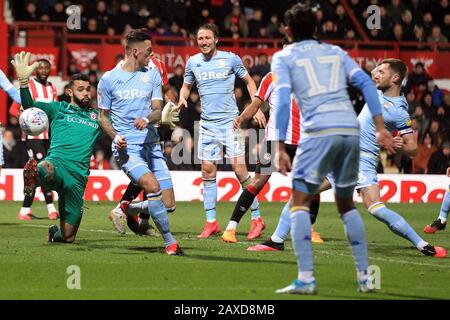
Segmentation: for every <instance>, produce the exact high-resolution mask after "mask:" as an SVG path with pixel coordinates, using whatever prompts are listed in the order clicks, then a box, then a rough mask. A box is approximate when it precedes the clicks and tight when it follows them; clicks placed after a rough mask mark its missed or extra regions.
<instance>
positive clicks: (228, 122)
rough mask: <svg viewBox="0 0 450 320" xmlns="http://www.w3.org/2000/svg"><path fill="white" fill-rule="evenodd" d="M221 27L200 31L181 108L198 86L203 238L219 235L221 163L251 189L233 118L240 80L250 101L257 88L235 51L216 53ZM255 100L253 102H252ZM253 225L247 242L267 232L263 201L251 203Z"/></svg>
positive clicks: (205, 27) (232, 223) (233, 224)
mask: <svg viewBox="0 0 450 320" xmlns="http://www.w3.org/2000/svg"><path fill="white" fill-rule="evenodd" d="M218 36H219V29H218V27H217V26H216V25H215V24H205V25H203V26H201V27H200V28H199V29H198V31H197V45H198V47H199V49H200V53H198V54H196V55H194V56H191V57H190V58H189V60H188V61H187V63H186V70H185V77H184V83H183V86H182V88H181V91H180V98H179V102H178V107H181V106H184V107H187V101H186V99H187V98H188V96H189V92H190V90H191V88H192V85H193V84H194V82H196V83H197V87H198V91H199V94H200V103H201V109H202V110H201V115H200V118H201V120H200V126H199V137H198V158H199V159H200V160H201V167H202V177H203V205H204V210H205V215H206V222H205V225H204V227H203V231H202V232H201V234H200V235H199V236H198V237H199V238H208V237H210V236H211V235H212V234H216V235H217V234H219V232H220V227H219V224H218V222H217V220H216V215H217V213H216V202H217V183H216V175H217V161H220V160H222V154H221V153H222V149H223V147H225V158H227V159H230V163H231V167H232V169H233V171H234V173H235V174H236V177H237V178H238V180H239V181H240V183H241V186H242V189H244V190H245V189H246V188H247V186H248V185H249V184H250V182H251V176H250V175H249V173H248V171H247V166H246V164H245V144H244V139H243V136H242V134H241V132H240V131H239V130H234V129H233V120H234V118H235V117H236V116H237V115H238V114H239V110H238V107H237V104H236V98H235V96H234V82H235V79H236V76H238V77H239V78H241V79H242V80H243V81H244V83H245V84H246V86H247V90H248V91H249V93H250V96H251V97H254V95H255V93H256V85H255V82H254V81H253V79H252V78H251V77H250V75H249V73H248V72H247V70H246V69H245V67H244V65H243V63H242V60H241V58H239V57H238V56H237V55H236V54H234V53H231V52H225V51H220V50H218V49H217V43H218V41H219V39H218ZM252 99H254V98H252ZM251 210H252V216H251V218H252V224H251V229H250V231H249V233H248V235H247V238H248V239H256V238H258V237H259V236H260V235H261V231H262V230H263V229H264V228H265V224H264V221H263V219H262V218H261V214H260V212H259V202H258V199H256V198H255V199H254V200H253V203H252V205H251ZM236 226H237V223H236V221H230V223H229V224H228V227H227V229H228V230H231V229H236Z"/></svg>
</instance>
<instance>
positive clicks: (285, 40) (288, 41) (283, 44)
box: [281, 36, 292, 46]
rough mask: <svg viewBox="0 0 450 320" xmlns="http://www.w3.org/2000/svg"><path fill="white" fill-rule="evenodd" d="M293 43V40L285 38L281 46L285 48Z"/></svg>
mask: <svg viewBox="0 0 450 320" xmlns="http://www.w3.org/2000/svg"><path fill="white" fill-rule="evenodd" d="M291 43H292V42H291V40H289V38H288V37H287V36H284V37H283V39H281V45H282V46H285V45H288V44H291Z"/></svg>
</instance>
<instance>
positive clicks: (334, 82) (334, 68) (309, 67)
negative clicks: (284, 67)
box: [295, 55, 341, 97]
mask: <svg viewBox="0 0 450 320" xmlns="http://www.w3.org/2000/svg"><path fill="white" fill-rule="evenodd" d="M316 59H317V61H318V62H319V63H321V64H328V63H330V64H331V75H330V83H329V85H328V88H327V87H326V86H324V85H322V84H320V83H319V80H318V79H317V75H316V73H315V71H314V67H313V63H312V62H311V59H309V58H306V59H298V60H296V61H295V63H296V65H297V66H299V67H303V68H304V69H305V73H306V77H307V78H308V82H309V86H310V88H309V90H308V96H309V97H312V96H315V95H318V94H321V93H325V92H327V91H336V90H337V89H338V76H339V67H340V66H341V58H340V57H339V56H336V55H334V56H323V57H318V58H316Z"/></svg>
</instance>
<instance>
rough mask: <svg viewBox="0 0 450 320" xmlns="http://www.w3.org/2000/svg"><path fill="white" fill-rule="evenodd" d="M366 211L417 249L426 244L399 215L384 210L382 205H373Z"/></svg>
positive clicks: (378, 203)
mask: <svg viewBox="0 0 450 320" xmlns="http://www.w3.org/2000/svg"><path fill="white" fill-rule="evenodd" d="M368 210H369V212H370V213H371V214H372V215H373V216H374V217H375V218H377V219H378V220H380V221H382V222H384V223H385V224H386V225H387V226H388V227H389V229H391V231H392V232H394V233H395V234H397V235H399V236H401V237H403V238H405V239H407V240H409V241H411V242H412V243H413V244H414V246H416V247H417V248H418V249H421V248H420V247H421V246H423V244H424V243H426V242H425V241H424V240H423V239H422V238H421V237H420V236H419V235H418V234H417V233H416V232H415V231H414V229H413V228H412V227H411V226H410V225H409V224H408V222H406V220H405V219H403V217H402V216H401V215H399V214H398V213H396V212H394V211H392V210H389V209H388V208H386V206H385V205H384V203H382V202H377V203H374V204H373V205H371V206H370V207H369V208H368Z"/></svg>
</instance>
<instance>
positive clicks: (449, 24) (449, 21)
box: [441, 13, 450, 40]
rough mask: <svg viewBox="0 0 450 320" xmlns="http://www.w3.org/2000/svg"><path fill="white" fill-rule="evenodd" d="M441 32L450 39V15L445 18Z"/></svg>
mask: <svg viewBox="0 0 450 320" xmlns="http://www.w3.org/2000/svg"><path fill="white" fill-rule="evenodd" d="M441 30H442V33H443V34H444V36H445V37H446V38H447V40H448V39H450V13H447V14H446V15H445V16H444V20H443V21H442V25H441Z"/></svg>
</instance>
